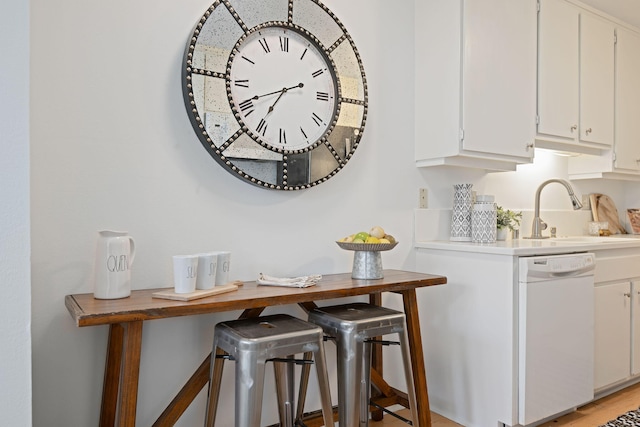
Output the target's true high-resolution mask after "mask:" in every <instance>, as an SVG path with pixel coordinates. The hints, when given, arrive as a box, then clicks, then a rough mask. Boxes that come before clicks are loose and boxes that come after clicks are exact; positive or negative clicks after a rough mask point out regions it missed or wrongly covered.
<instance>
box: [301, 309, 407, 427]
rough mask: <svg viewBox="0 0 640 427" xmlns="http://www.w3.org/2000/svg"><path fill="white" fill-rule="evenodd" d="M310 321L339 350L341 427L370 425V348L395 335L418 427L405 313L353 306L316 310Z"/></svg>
mask: <svg viewBox="0 0 640 427" xmlns="http://www.w3.org/2000/svg"><path fill="white" fill-rule="evenodd" d="M309 321H310V322H311V323H315V324H316V325H318V326H321V327H322V329H323V330H324V332H325V334H327V335H328V336H330V337H333V338H335V340H336V346H337V350H338V362H337V364H338V402H339V405H338V417H339V418H338V419H339V425H340V427H354V426H359V427H365V426H368V425H369V400H370V396H371V345H372V344H373V343H374V341H372V339H373V338H374V337H378V336H382V335H388V334H393V333H397V334H398V338H399V341H400V348H401V350H402V359H403V362H404V375H405V379H406V382H407V389H408V390H407V395H408V398H409V407H410V410H411V418H412V420H413V422H412V425H413V426H418V416H417V407H416V395H415V389H414V385H413V375H412V369H411V358H410V355H409V341H408V338H407V331H406V326H405V325H406V320H405V316H404V313H401V312H399V311H395V310H391V309H388V308H384V307H379V306H377V305H372V304H366V303H352V304H344V305H337V306H331V307H318V308H315V309H313V310H312V311H310V312H309Z"/></svg>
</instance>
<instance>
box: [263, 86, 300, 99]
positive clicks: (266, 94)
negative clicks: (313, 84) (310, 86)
mask: <svg viewBox="0 0 640 427" xmlns="http://www.w3.org/2000/svg"><path fill="white" fill-rule="evenodd" d="M297 87H300V88H301V87H304V84H303V83H298V84H297V85H295V86H291V87H288V88H286V89H282V90H284V91H285V92H286V91H288V90H291V89H295V88H297ZM282 90H276V91H275V92H269V93H265V94H264V95H256V96H254V97H253V98H251V99H260V98H262V97H265V96H269V95H275V94H276V93H280V92H282Z"/></svg>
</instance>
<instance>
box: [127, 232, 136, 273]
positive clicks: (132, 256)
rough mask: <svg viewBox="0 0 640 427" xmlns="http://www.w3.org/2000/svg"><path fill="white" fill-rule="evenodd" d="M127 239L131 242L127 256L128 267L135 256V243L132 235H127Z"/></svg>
mask: <svg viewBox="0 0 640 427" xmlns="http://www.w3.org/2000/svg"><path fill="white" fill-rule="evenodd" d="M128 237H129V241H130V242H131V255H130V256H129V268H131V264H133V258H135V256H136V244H135V242H134V240H133V237H131V236H128Z"/></svg>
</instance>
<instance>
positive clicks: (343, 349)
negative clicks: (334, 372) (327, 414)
mask: <svg viewBox="0 0 640 427" xmlns="http://www.w3.org/2000/svg"><path fill="white" fill-rule="evenodd" d="M336 342H337V345H338V378H339V379H340V380H339V381H338V401H339V402H340V404H339V405H338V419H339V425H340V427H353V426H357V425H358V424H359V419H360V416H359V412H360V411H359V408H360V403H359V400H360V387H361V384H360V382H361V377H362V369H363V368H362V356H363V345H362V342H361V341H360V340H358V339H357V338H356V337H355V336H354V334H352V333H349V332H348V331H347V332H345V331H340V333H339V334H338V337H337V340H336Z"/></svg>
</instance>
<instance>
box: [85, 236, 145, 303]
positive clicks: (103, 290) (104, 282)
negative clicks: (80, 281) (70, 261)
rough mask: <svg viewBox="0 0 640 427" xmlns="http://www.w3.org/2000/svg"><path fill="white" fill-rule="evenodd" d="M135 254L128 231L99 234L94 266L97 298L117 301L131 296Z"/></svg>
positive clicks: (94, 289) (94, 292) (94, 294)
mask: <svg viewBox="0 0 640 427" xmlns="http://www.w3.org/2000/svg"><path fill="white" fill-rule="evenodd" d="M135 254H136V251H135V244H134V242H133V238H131V236H129V235H128V234H127V232H126V231H109V230H103V231H99V232H98V242H97V245H96V258H95V265H94V288H93V296H94V297H95V298H98V299H117V298H125V297H128V296H129V295H131V264H132V263H133V258H134V257H135Z"/></svg>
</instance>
